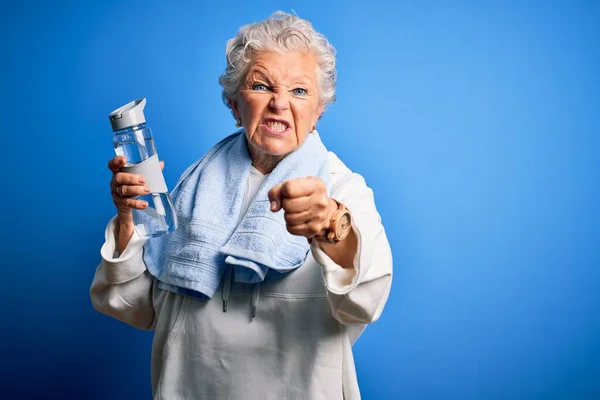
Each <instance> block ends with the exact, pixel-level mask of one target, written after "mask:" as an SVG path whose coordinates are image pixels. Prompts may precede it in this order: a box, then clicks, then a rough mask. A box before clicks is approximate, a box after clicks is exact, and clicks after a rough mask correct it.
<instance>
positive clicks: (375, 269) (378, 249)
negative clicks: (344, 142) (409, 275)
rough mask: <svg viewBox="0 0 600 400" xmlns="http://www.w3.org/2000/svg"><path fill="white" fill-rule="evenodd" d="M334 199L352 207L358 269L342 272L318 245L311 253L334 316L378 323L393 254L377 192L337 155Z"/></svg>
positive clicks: (345, 321)
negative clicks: (376, 201) (320, 267)
mask: <svg viewBox="0 0 600 400" xmlns="http://www.w3.org/2000/svg"><path fill="white" fill-rule="evenodd" d="M330 165H332V186H331V197H332V198H334V199H336V200H338V201H339V202H341V203H343V204H344V205H346V207H348V209H349V210H350V212H351V214H352V218H353V229H354V232H355V233H356V237H357V239H358V247H357V252H356V256H355V257H354V268H347V269H345V268H342V267H341V266H340V265H338V264H336V263H335V262H334V261H333V260H332V259H331V258H330V257H329V256H328V255H327V254H326V253H325V252H324V251H323V250H322V249H321V248H319V246H318V245H316V244H313V245H312V246H311V251H312V254H313V257H314V258H315V260H316V261H317V262H318V263H319V264H320V265H321V266H322V271H323V280H324V282H325V288H326V289H327V295H328V298H329V302H330V304H331V308H332V312H333V316H334V317H335V318H336V319H337V320H338V321H340V322H341V323H343V324H368V323H371V322H374V321H376V320H377V319H378V318H379V316H380V315H381V313H382V311H383V307H384V306H385V303H386V301H387V298H388V296H389V293H390V288H391V283H392V252H391V249H390V245H389V242H388V240H387V236H386V234H385V230H384V228H383V225H382V223H381V217H380V215H379V213H378V212H377V209H376V208H375V201H374V197H373V191H372V190H371V189H370V188H369V187H368V186H367V185H366V183H365V180H364V179H363V177H362V176H360V175H359V174H356V173H353V172H351V171H350V170H349V169H348V168H347V167H346V166H345V165H343V164H342V162H341V161H340V160H339V159H338V158H337V157H336V156H335V155H333V153H330Z"/></svg>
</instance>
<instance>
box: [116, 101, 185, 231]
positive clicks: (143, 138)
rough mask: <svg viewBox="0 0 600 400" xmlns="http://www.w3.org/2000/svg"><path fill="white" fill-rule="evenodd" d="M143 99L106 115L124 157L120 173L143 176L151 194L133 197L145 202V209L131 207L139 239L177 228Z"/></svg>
mask: <svg viewBox="0 0 600 400" xmlns="http://www.w3.org/2000/svg"><path fill="white" fill-rule="evenodd" d="M145 105H146V99H138V100H135V101H132V102H131V103H128V104H126V105H124V106H122V107H119V108H118V109H116V110H115V111H113V112H111V113H110V115H109V118H110V123H111V125H112V130H113V132H114V136H113V145H114V147H115V152H116V153H117V155H122V156H125V157H126V158H127V164H126V165H125V166H123V167H122V168H121V171H123V172H129V173H134V174H140V175H143V176H144V178H145V179H146V185H147V186H149V187H150V194H148V195H145V196H135V198H136V199H139V200H145V201H146V202H148V207H147V208H146V209H144V210H137V209H132V213H133V222H134V226H135V231H136V232H137V234H138V235H139V236H140V237H142V238H146V239H147V238H151V237H156V236H161V235H166V234H168V233H171V232H173V231H174V230H175V229H177V215H176V214H175V212H174V210H173V203H172V202H171V197H170V196H169V193H168V189H167V184H166V183H165V179H164V176H163V173H162V170H161V168H160V162H159V159H158V154H157V153H156V145H155V144H154V138H153V136H152V131H151V130H150V128H149V127H148V126H147V125H146V118H145V117H144V107H145Z"/></svg>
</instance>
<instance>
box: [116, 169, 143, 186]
mask: <svg viewBox="0 0 600 400" xmlns="http://www.w3.org/2000/svg"><path fill="white" fill-rule="evenodd" d="M114 183H115V184H116V185H143V184H144V183H146V179H145V178H144V177H143V176H142V175H137V174H130V173H127V172H119V173H117V174H115V176H114Z"/></svg>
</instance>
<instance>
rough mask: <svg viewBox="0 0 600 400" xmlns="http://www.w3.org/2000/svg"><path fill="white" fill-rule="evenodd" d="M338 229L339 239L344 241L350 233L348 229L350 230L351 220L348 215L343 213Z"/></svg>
mask: <svg viewBox="0 0 600 400" xmlns="http://www.w3.org/2000/svg"><path fill="white" fill-rule="evenodd" d="M338 228H339V229H338V232H339V237H340V239H345V238H346V236H348V234H349V233H350V229H352V218H351V217H350V213H345V214H344V215H342V216H341V217H340V220H339V223H338Z"/></svg>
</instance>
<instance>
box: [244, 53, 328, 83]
mask: <svg viewBox="0 0 600 400" xmlns="http://www.w3.org/2000/svg"><path fill="white" fill-rule="evenodd" d="M316 75H317V60H316V56H315V55H314V54H313V53H312V52H309V51H282V52H279V51H255V52H253V54H252V56H251V58H250V63H249V65H248V72H247V75H246V76H247V78H248V79H259V78H260V79H267V80H269V81H271V82H272V83H279V84H286V83H292V82H297V81H304V82H306V83H310V84H316V79H317V78H316Z"/></svg>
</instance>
